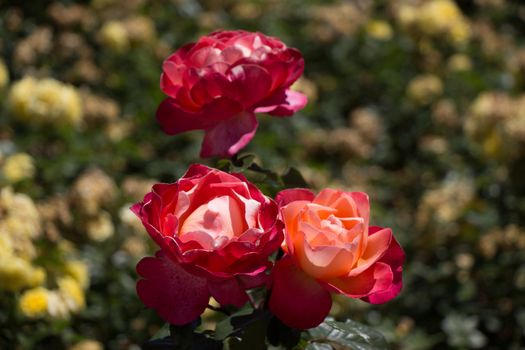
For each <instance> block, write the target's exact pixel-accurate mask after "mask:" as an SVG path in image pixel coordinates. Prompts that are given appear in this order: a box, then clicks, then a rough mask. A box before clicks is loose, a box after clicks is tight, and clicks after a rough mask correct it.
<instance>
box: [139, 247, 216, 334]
mask: <svg viewBox="0 0 525 350" xmlns="http://www.w3.org/2000/svg"><path fill="white" fill-rule="evenodd" d="M137 273H138V274H139V275H140V276H142V277H143V278H144V279H141V280H139V281H138V282H137V294H138V296H139V298H140V299H141V300H142V302H143V303H144V305H146V306H147V307H150V308H153V309H155V310H156V311H157V313H158V314H159V316H160V317H162V318H163V319H164V320H166V321H168V322H170V323H172V324H176V325H183V324H187V323H190V322H192V321H194V320H196V319H197V318H198V317H199V316H200V315H201V314H202V312H203V311H204V309H206V306H207V305H208V301H209V299H210V294H209V292H208V289H207V286H206V284H207V283H206V279H204V278H202V277H197V276H195V275H192V274H190V273H188V272H187V271H186V270H184V269H183V268H182V267H181V266H180V265H177V264H175V263H174V262H172V261H171V260H169V259H167V258H166V257H165V255H164V253H161V252H158V253H157V254H156V257H146V258H143V259H142V260H141V261H140V262H139V263H138V264H137Z"/></svg>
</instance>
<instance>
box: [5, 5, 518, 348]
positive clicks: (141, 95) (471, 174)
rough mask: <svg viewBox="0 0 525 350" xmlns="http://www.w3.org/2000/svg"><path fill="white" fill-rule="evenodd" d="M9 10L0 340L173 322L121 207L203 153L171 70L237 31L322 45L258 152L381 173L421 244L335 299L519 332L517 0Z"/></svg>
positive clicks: (366, 182)
mask: <svg viewBox="0 0 525 350" xmlns="http://www.w3.org/2000/svg"><path fill="white" fill-rule="evenodd" d="M0 14H1V15H0V22H1V28H2V29H1V30H0V57H1V60H2V61H3V62H2V63H1V64H0V91H1V96H2V98H1V107H2V111H1V114H0V187H1V188H2V189H1V192H0V348H2V349H4V348H5V349H30V348H34V349H39V348H52V349H61V348H68V349H77V350H78V349H98V348H101V346H102V345H101V344H103V345H104V346H105V347H107V348H109V349H137V346H138V344H141V343H142V342H144V341H145V340H147V339H148V338H150V337H151V336H152V335H153V334H155V332H156V331H157V330H158V328H159V327H160V326H161V325H162V322H161V321H160V319H159V318H158V317H157V316H156V315H155V314H154V313H153V312H152V311H150V310H146V309H144V307H143V306H142V305H141V303H140V301H139V300H138V298H137V297H136V295H135V287H134V285H135V278H136V276H135V273H134V265H135V263H136V262H137V261H138V259H140V257H142V256H144V255H147V254H151V253H152V252H153V251H154V247H153V246H152V245H151V244H150V242H149V239H148V238H147V237H146V234H145V232H144V231H143V229H142V228H141V227H140V224H139V223H138V222H137V220H136V219H135V218H134V217H133V215H132V214H131V213H130V212H129V211H128V210H127V208H128V207H129V205H130V203H133V202H135V201H138V200H140V199H141V198H142V196H143V195H144V194H145V193H146V192H147V190H148V189H149V186H150V185H151V184H152V183H153V182H155V181H166V182H171V181H174V180H175V179H177V178H178V177H180V176H181V175H182V174H183V172H184V170H185V169H186V167H187V166H188V164H190V163H192V162H194V161H195V160H196V159H198V152H199V148H200V146H199V143H200V141H201V138H202V135H200V134H199V132H192V133H187V134H184V135H179V136H176V137H169V136H166V135H164V134H162V133H161V131H160V129H159V127H158V125H157V124H156V123H155V120H154V113H155V110H156V107H157V105H158V104H159V103H160V101H161V100H162V99H163V94H162V93H161V91H160V89H159V86H158V85H159V75H160V71H161V69H160V67H161V63H162V61H163V59H164V58H166V57H167V56H168V55H169V54H170V53H171V52H172V51H174V50H175V49H176V48H178V47H180V46H181V45H183V44H184V43H186V42H188V41H193V40H196V39H197V38H198V37H199V36H200V35H203V34H206V33H208V32H210V31H213V30H216V29H221V28H223V29H238V28H242V29H246V30H254V31H261V32H264V33H266V34H267V35H272V36H277V37H279V38H281V39H282V40H283V41H284V42H286V43H287V44H288V45H289V46H293V47H296V48H298V49H300V50H301V51H302V52H303V55H304V57H305V61H306V69H305V74H304V77H303V78H302V79H301V80H300V81H299V82H298V83H297V84H296V85H295V88H296V89H298V90H301V91H303V92H305V93H306V94H307V95H308V96H309V104H308V106H307V107H306V108H305V110H303V111H302V112H300V113H298V114H296V115H295V116H294V117H292V118H272V117H269V116H262V117H260V118H259V120H260V128H259V132H258V133H257V135H256V137H255V139H254V140H253V141H252V142H251V143H250V144H249V146H248V147H247V148H246V149H245V150H244V151H245V152H254V153H256V154H257V157H258V158H257V161H258V162H259V163H260V164H262V165H263V166H264V167H266V168H271V169H275V170H278V171H279V172H284V171H286V169H287V168H288V167H290V166H293V167H296V168H297V169H299V170H300V171H301V173H302V174H303V175H304V177H305V178H306V180H307V181H308V182H309V184H310V185H311V186H312V187H314V188H321V187H327V186H331V187H339V188H345V189H349V190H365V191H367V192H368V193H369V194H370V196H371V198H372V204H373V211H372V216H373V217H372V220H373V221H372V222H373V223H376V224H378V225H381V226H390V227H392V228H393V229H394V232H395V234H396V237H398V239H399V240H400V242H401V244H402V245H403V247H404V248H405V250H406V253H407V264H406V268H405V273H404V279H405V287H404V290H403V292H402V294H401V295H400V296H399V297H398V298H397V299H395V300H394V301H392V302H390V303H388V304H386V305H381V306H372V305H368V304H365V303H362V302H359V301H352V300H350V301H349V300H344V299H340V300H339V299H337V302H336V303H335V304H334V305H335V306H334V309H333V310H332V313H333V315H334V316H335V317H337V318H341V319H345V318H347V317H350V318H352V319H355V320H359V321H362V322H365V323H368V324H370V325H372V326H374V327H376V328H378V329H380V330H381V331H382V332H383V333H384V334H385V335H386V336H387V339H388V340H389V342H390V344H391V345H392V348H393V349H444V348H451V349H471V348H472V349H475V348H484V349H521V348H522V346H523V345H522V344H523V343H524V342H525V338H524V336H525V297H524V295H525V293H524V290H525V254H524V253H523V251H524V249H525V229H524V225H525V216H524V214H523V213H524V212H525V186H524V181H523V176H524V174H525V172H524V171H525V169H524V164H525V94H524V91H523V89H524V84H525V79H524V77H525V75H524V74H525V49H524V48H523V42H524V39H525V37H524V33H525V5H523V4H521V2H520V1H503V0H474V1H469V0H464V1H463V0H462V1H457V2H454V1H452V0H429V1H417V0H415V1H409V0H403V1H394V0H391V1H386V0H385V1H379V0H378V1H372V0H355V1H320V0H318V1H314V0H287V1H284V0H283V1H278V0H269V1H262V0H261V1H256V0H248V1H240V0H239V1H234V0H222V1H215V0H201V1H197V0H171V1H168V0H156V1H149V0H127V1H124V2H122V1H116V0H92V1H76V2H75V1H65V0H64V1H53V2H51V1H24V2H21V1H4V2H2V3H1V4H0ZM208 163H209V164H213V162H211V161H210V162H208ZM207 317H208V318H207V319H209V320H213V317H214V316H213V315H211V316H207ZM206 322H211V321H205V323H204V326H206Z"/></svg>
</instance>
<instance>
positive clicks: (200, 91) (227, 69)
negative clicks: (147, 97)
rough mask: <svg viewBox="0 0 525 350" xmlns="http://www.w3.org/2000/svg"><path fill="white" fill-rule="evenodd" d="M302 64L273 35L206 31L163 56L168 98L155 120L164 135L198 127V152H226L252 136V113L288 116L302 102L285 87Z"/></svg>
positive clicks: (298, 56)
mask: <svg viewBox="0 0 525 350" xmlns="http://www.w3.org/2000/svg"><path fill="white" fill-rule="evenodd" d="M303 69H304V60H303V58H302V56H301V53H300V52H299V51H298V50H296V49H293V48H288V47H286V45H285V44H283V43H282V42H281V41H280V40H278V39H276V38H272V37H268V36H265V35H263V34H261V33H251V32H246V31H242V30H237V31H218V32H214V33H211V34H209V35H208V36H205V37H202V38H201V39H200V40H199V41H198V42H196V43H191V44H188V45H185V46H183V47H182V48H180V49H179V50H177V51H176V52H175V53H173V54H172V55H171V56H169V57H168V58H167V59H166V60H165V61H164V63H163V66H162V71H163V73H162V75H161V81H160V87H161V89H162V91H163V92H164V93H165V94H166V95H168V98H166V99H165V100H164V101H163V102H162V103H161V104H160V106H159V108H158V110H157V114H156V116H157V120H158V122H159V123H160V125H161V127H162V129H163V130H164V132H166V133H167V134H169V135H175V134H179V133H182V132H185V131H189V130H204V132H205V135H204V140H203V142H202V149H201V157H213V156H223V157H231V156H233V155H234V154H236V153H237V152H238V151H239V150H240V149H242V148H243V147H244V146H246V144H248V142H250V140H251V139H252V138H253V136H254V135H255V130H256V129H257V119H256V118H255V113H269V114H271V115H275V116H291V115H293V114H294V113H295V112H296V111H298V110H300V109H302V108H303V107H304V106H305V105H306V96H305V95H303V94H301V93H299V92H296V91H292V90H290V85H291V84H292V83H294V82H295V81H296V80H297V79H298V78H299V77H300V76H301V74H302V73H303Z"/></svg>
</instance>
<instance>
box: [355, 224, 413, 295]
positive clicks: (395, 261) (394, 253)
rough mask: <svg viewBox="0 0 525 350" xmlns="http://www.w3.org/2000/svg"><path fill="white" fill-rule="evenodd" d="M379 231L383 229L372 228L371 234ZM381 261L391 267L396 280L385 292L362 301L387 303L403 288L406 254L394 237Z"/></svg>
mask: <svg viewBox="0 0 525 350" xmlns="http://www.w3.org/2000/svg"><path fill="white" fill-rule="evenodd" d="M379 229H381V228H380V227H371V228H370V231H371V232H372V233H371V234H375V232H377V231H379ZM380 261H381V262H384V263H385V264H388V265H390V268H391V269H392V272H393V273H394V278H393V280H392V284H391V285H390V286H389V287H388V288H387V289H385V290H384V291H381V292H377V293H374V294H372V295H369V296H368V297H364V298H362V300H364V301H366V302H368V303H371V304H382V303H385V302H387V301H389V300H391V299H392V298H394V297H395V296H396V295H398V294H399V292H400V291H401V289H402V288H403V276H402V274H403V264H404V263H405V253H404V252H403V249H402V248H401V246H400V245H399V243H398V242H397V241H396V239H395V238H394V237H392V240H391V242H390V246H389V247H388V250H387V251H386V253H385V254H384V255H383V256H382V257H381V259H380Z"/></svg>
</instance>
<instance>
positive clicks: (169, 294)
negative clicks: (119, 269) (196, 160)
mask: <svg viewBox="0 0 525 350" xmlns="http://www.w3.org/2000/svg"><path fill="white" fill-rule="evenodd" d="M132 210H133V211H134V212H135V213H136V214H137V216H138V217H139V218H140V219H141V220H142V223H143V224H144V226H145V228H146V230H147V231H148V233H149V235H150V236H151V237H152V238H153V240H154V241H155V242H156V243H157V244H158V245H159V246H160V248H161V251H160V252H158V253H157V255H156V257H146V258H144V259H142V260H141V261H140V262H139V264H138V265H137V272H138V274H139V275H140V276H142V277H143V279H141V280H139V281H138V283H137V293H138V295H139V297H140V299H141V300H142V301H143V303H144V304H145V305H146V306H148V307H151V308H154V309H156V311H157V312H158V313H159V315H160V316H161V317H162V318H164V319H165V320H166V321H168V322H170V323H173V324H179V325H180V324H186V323H189V322H191V321H193V320H195V319H196V318H197V317H199V315H200V314H201V313H202V312H203V311H204V309H205V308H206V306H207V305H208V301H209V298H210V296H213V297H214V298H215V299H216V300H217V301H218V302H219V303H220V304H222V305H225V304H232V305H235V306H241V305H242V304H244V303H245V302H246V301H247V300H248V298H247V294H246V289H249V288H254V287H257V286H261V285H264V284H265V283H266V273H265V272H266V270H267V269H268V268H269V267H271V265H272V264H271V263H270V262H269V261H268V256H269V255H270V254H271V253H272V252H274V251H276V250H277V249H278V248H279V246H280V245H281V242H282V240H283V237H282V228H279V225H278V224H277V205H276V203H275V202H274V201H273V200H272V199H270V198H268V197H266V196H264V195H263V194H262V193H261V192H260V191H259V190H258V189H257V188H256V187H255V186H254V185H252V184H251V183H249V182H248V181H247V180H246V179H245V178H244V177H243V176H242V175H240V174H228V173H225V172H222V171H219V170H217V169H212V168H208V167H206V166H204V165H193V166H191V167H190V168H189V169H188V171H187V172H186V174H185V175H184V176H183V177H182V178H181V179H179V180H178V181H177V182H175V183H172V184H156V185H154V186H153V188H152V191H151V192H150V193H148V194H147V195H146V196H145V197H144V200H143V201H142V202H141V203H137V204H135V205H134V206H133V207H132Z"/></svg>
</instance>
